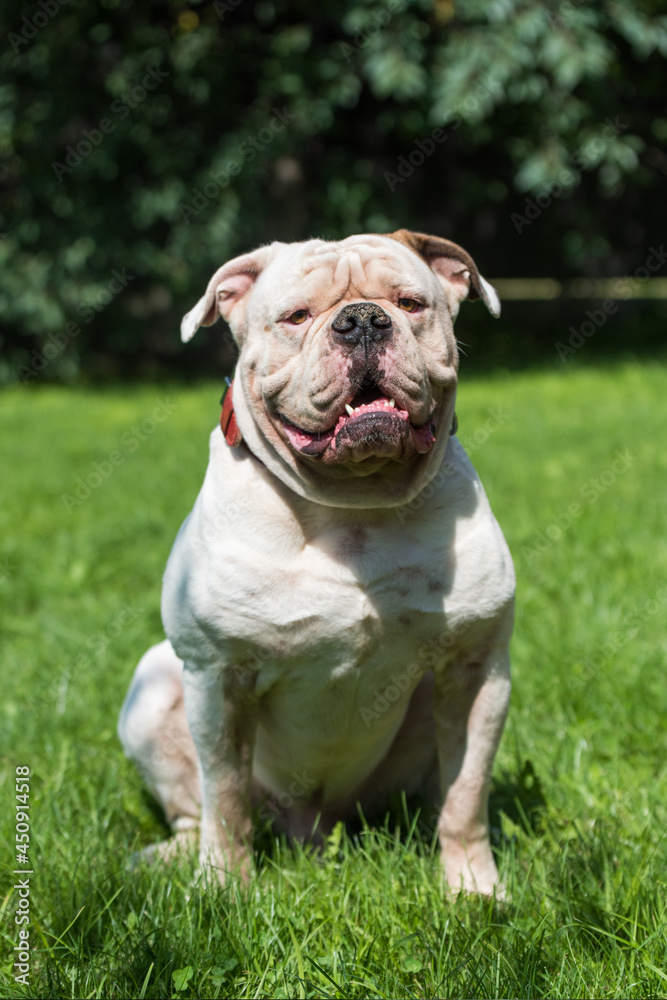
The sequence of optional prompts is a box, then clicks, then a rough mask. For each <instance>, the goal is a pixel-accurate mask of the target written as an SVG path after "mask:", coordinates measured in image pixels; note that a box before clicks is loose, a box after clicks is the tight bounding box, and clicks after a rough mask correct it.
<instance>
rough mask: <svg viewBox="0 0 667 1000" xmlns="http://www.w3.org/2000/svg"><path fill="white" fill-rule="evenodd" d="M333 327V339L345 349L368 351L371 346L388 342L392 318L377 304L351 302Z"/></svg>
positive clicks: (333, 323) (335, 320)
mask: <svg viewBox="0 0 667 1000" xmlns="http://www.w3.org/2000/svg"><path fill="white" fill-rule="evenodd" d="M331 327H332V329H333V331H334V332H333V338H334V340H336V341H337V342H338V343H339V344H342V345H344V346H345V347H357V346H358V345H360V344H361V343H363V344H364V346H365V347H366V349H367V348H368V346H369V345H370V344H375V343H378V342H379V341H381V340H388V339H389V338H390V337H391V334H392V326H391V316H390V315H389V313H386V312H385V311H384V309H382V307H381V306H379V305H377V303H375V302H351V303H350V304H349V305H347V306H343V308H342V309H341V310H340V312H339V313H338V315H337V316H336V318H335V319H334V320H333V322H332V324H331Z"/></svg>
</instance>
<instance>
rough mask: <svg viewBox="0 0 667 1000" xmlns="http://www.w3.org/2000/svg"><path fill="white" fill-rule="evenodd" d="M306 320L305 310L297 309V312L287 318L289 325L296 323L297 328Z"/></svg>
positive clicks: (306, 311) (306, 312) (306, 313)
mask: <svg viewBox="0 0 667 1000" xmlns="http://www.w3.org/2000/svg"><path fill="white" fill-rule="evenodd" d="M307 319H308V310H307V309H297V311H296V312H293V313H292V315H291V316H290V317H289V321H290V323H296V325H297V326H298V325H299V323H305V322H306V320H307Z"/></svg>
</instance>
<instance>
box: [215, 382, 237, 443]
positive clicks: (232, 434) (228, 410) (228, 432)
mask: <svg viewBox="0 0 667 1000" xmlns="http://www.w3.org/2000/svg"><path fill="white" fill-rule="evenodd" d="M225 382H226V383H227V386H226V388H225V391H224V392H223V394H222V399H221V400H220V402H221V403H222V413H221V414H220V428H221V430H222V433H223V434H224V436H225V441H226V442H227V444H228V445H229V447H230V448H238V446H239V445H240V444H242V443H243V435H242V434H241V431H240V430H239V426H238V424H237V423H236V414H235V413H234V399H233V396H232V388H233V386H234V380H233V379H229V378H226V379H225Z"/></svg>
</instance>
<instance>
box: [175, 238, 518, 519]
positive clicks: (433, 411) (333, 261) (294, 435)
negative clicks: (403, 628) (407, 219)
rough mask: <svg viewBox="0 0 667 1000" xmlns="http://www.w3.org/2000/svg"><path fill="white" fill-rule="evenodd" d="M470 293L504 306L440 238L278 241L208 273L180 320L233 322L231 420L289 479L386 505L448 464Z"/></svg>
mask: <svg viewBox="0 0 667 1000" xmlns="http://www.w3.org/2000/svg"><path fill="white" fill-rule="evenodd" d="M465 298H470V299H477V298H480V299H482V301H483V302H484V303H485V304H486V306H487V307H488V309H489V310H490V311H491V312H492V313H493V315H494V316H498V315H499V313H500V304H499V301H498V297H497V295H496V293H495V291H494V289H493V288H492V287H491V285H489V284H488V282H486V281H485V280H484V278H482V276H481V275H480V274H479V271H478V270H477V267H476V265H475V263H474V261H473V260H472V258H471V257H470V255H469V254H468V253H466V251H465V250H463V249H462V247H460V246H458V245H457V244H456V243H451V242H450V241H449V240H444V239H440V238H439V237H436V236H426V235H424V234H422V233H413V232H410V231H408V230H405V229H400V230H398V231H397V232H395V233H391V234H390V235H387V236H376V235H365V236H351V237H349V238H348V239H346V240H342V241H340V242H338V243H332V242H325V241H324V240H308V241H307V242H304V243H291V244H285V243H272V244H271V245H270V246H266V247H261V248H260V249H259V250H256V251H255V252H254V253H249V254H244V255H243V256H242V257H237V258H236V259H235V260H231V261H229V263H227V264H225V265H224V266H223V267H221V268H220V269H219V270H218V271H216V273H215V274H214V275H213V277H212V278H211V280H210V282H209V284H208V288H207V289H206V293H205V294H204V296H203V297H202V298H201V299H200V300H199V302H198V303H197V305H196V306H195V307H194V309H192V310H191V311H190V312H189V313H188V314H187V315H186V316H185V317H184V319H183V324H182V327H181V332H182V337H183V340H186V341H187V340H189V339H190V338H191V337H192V336H193V335H194V333H195V331H196V330H197V329H198V328H199V327H200V326H209V325H210V324H211V323H214V322H215V321H216V320H217V319H218V317H219V316H223V317H224V319H225V320H227V322H228V323H229V326H230V328H231V330H232V333H233V335H234V339H235V340H236V342H237V344H238V346H239V349H240V355H239V361H238V366H237V372H236V377H235V381H234V407H235V411H236V417H237V421H238V425H239V428H240V430H241V433H242V434H243V437H244V439H245V441H246V442H247V444H248V446H249V448H250V450H251V451H252V452H253V454H254V455H255V456H256V457H257V458H259V459H260V460H261V461H262V462H263V463H264V464H265V465H266V466H267V468H268V469H269V470H270V471H271V472H273V473H274V474H275V475H277V476H278V477H279V478H280V479H281V480H282V481H283V482H285V483H287V485H289V486H290V487H291V488H292V489H294V490H296V492H297V493H299V494H301V495H302V496H306V497H308V498H309V499H311V500H315V501H316V502H319V503H324V504H327V505H330V506H337V507H338V506H340V507H393V506H397V505H400V504H404V503H407V502H409V501H410V500H411V499H412V498H413V497H414V496H415V495H416V494H417V493H418V492H419V491H420V490H421V489H423V487H424V486H425V485H426V484H427V483H428V481H429V480H430V479H431V478H432V477H433V476H434V475H435V473H436V472H437V470H438V468H439V466H440V463H441V462H442V458H443V455H444V451H445V448H446V445H447V438H448V436H449V432H450V429H451V426H452V421H453V418H454V400H455V395H456V380H457V368H458V351H457V347H456V339H455V337H454V332H453V320H454V319H455V317H456V314H457V313H458V310H459V306H460V304H461V302H462V301H463V299H465Z"/></svg>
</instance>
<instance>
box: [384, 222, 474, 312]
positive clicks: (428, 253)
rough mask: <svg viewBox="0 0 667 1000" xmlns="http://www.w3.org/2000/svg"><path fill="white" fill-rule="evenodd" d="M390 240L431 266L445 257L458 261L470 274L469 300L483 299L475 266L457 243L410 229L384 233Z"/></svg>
mask: <svg viewBox="0 0 667 1000" xmlns="http://www.w3.org/2000/svg"><path fill="white" fill-rule="evenodd" d="M384 235H385V236H388V237H389V239H390V240H396V242H397V243H402V244H403V246H406V247H409V249H410V250H412V251H413V252H414V253H416V254H418V255H419V256H420V257H421V258H422V260H425V261H426V263H427V264H428V265H429V267H430V266H432V264H433V262H434V260H436V259H437V258H439V257H445V258H448V259H449V260H452V261H459V262H460V263H461V264H462V265H463V267H464V268H465V270H466V271H469V272H470V292H469V294H468V298H469V299H482V298H484V297H485V296H484V291H483V288H482V284H481V281H480V276H479V271H478V270H477V265H476V264H475V262H474V260H473V259H472V257H471V256H470V254H469V253H468V252H467V251H466V250H464V249H463V247H460V246H459V245H458V243H452V241H451V240H445V239H443V238H442V236H429V235H428V234H427V233H413V232H412V230H410V229H397V230H396V232H395V233H385V234H384Z"/></svg>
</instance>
